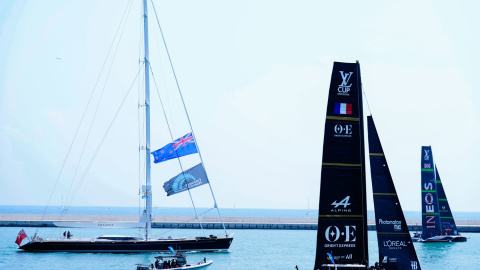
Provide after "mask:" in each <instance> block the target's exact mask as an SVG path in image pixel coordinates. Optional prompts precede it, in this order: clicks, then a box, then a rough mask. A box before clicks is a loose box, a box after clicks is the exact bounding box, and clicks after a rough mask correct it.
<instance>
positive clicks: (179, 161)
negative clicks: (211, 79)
mask: <svg viewBox="0 0 480 270" xmlns="http://www.w3.org/2000/svg"><path fill="white" fill-rule="evenodd" d="M150 72H151V73H152V78H153V83H154V84H155V89H156V90H157V94H158V98H159V99H160V105H161V106H162V111H163V115H164V116H165V121H166V122H167V127H168V132H169V133H170V138H171V140H172V141H173V140H174V139H173V134H172V130H171V129H170V125H169V123H168V118H167V114H166V113H165V107H164V106H163V102H162V98H161V96H160V91H158V86H157V81H156V80H155V75H154V74H153V69H152V66H151V65H150ZM177 160H178V164H179V165H180V170H181V171H182V173H183V172H184V171H183V166H182V161H181V160H180V157H177ZM187 190H188V195H189V196H190V201H191V202H192V205H193V209H194V211H195V215H196V218H197V219H198V224H200V228H201V229H202V232H203V235H204V236H206V234H205V231H204V230H203V225H202V223H201V222H200V219H199V218H198V213H197V208H196V207H195V202H194V201H193V197H192V193H191V192H190V188H189V187H188V183H187Z"/></svg>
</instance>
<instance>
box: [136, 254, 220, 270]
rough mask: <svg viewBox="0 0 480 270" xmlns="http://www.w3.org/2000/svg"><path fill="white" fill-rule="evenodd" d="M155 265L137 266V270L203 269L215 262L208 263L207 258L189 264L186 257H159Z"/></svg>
mask: <svg viewBox="0 0 480 270" xmlns="http://www.w3.org/2000/svg"><path fill="white" fill-rule="evenodd" d="M155 259H156V260H155V264H151V265H143V264H137V270H157V269H203V268H207V267H208V266H210V265H211V264H212V263H213V261H211V260H210V261H207V260H206V259H205V258H204V259H203V261H200V262H198V263H193V264H192V263H188V262H187V256H185V255H181V254H179V255H171V256H157V257H155Z"/></svg>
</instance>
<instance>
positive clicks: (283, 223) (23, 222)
mask: <svg viewBox="0 0 480 270" xmlns="http://www.w3.org/2000/svg"><path fill="white" fill-rule="evenodd" d="M41 216H42V215H40V214H0V227H56V226H55V224H54V223H56V222H70V223H72V222H90V223H92V224H94V225H96V226H93V227H97V228H108V227H115V224H116V223H125V222H132V223H133V222H138V216H134V215H123V216H122V215H66V216H63V217H62V218H61V216H60V215H45V216H44V218H43V220H41ZM199 218H200V222H201V223H202V226H203V227H204V228H208V229H223V226H222V223H221V221H220V218H218V217H199ZM192 219H193V217H190V216H155V220H154V221H152V228H182V229H197V228H199V227H200V225H199V223H186V222H187V221H189V220H192ZM223 222H224V223H225V227H226V228H227V229H273V230H317V227H318V225H317V222H318V221H317V218H312V217H308V218H307V217H305V218H291V217H223ZM406 222H407V225H408V228H409V230H410V231H419V230H422V225H421V224H422V222H421V220H420V219H407V221H406ZM456 222H457V227H458V231H460V232H480V220H456ZM367 224H368V230H375V220H374V219H372V218H369V219H368V221H367Z"/></svg>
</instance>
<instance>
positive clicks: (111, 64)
mask: <svg viewBox="0 0 480 270" xmlns="http://www.w3.org/2000/svg"><path fill="white" fill-rule="evenodd" d="M130 3H133V2H132V1H130ZM131 8H132V5H131V4H130V8H129V9H128V13H127V17H126V18H125V21H124V23H123V28H122V32H121V33H120V37H119V38H118V42H117V46H116V48H115V51H114V53H113V58H112V60H111V62H110V67H109V69H108V72H107V75H106V78H105V83H104V84H103V88H102V92H101V93H100V97H99V99H98V103H97V107H96V108H95V112H94V114H93V118H92V122H91V123H90V127H89V129H88V132H87V136H86V138H85V142H84V144H83V148H82V152H81V153H80V157H79V159H78V163H77V167H76V168H75V173H74V175H73V179H72V182H71V185H70V189H69V190H68V193H67V199H68V195H69V194H70V190H71V187H72V185H73V183H74V182H75V178H76V176H77V172H78V168H79V167H80V162H81V160H82V157H83V154H84V152H85V148H86V146H87V143H88V139H89V138H90V132H91V131H92V127H93V123H94V122H95V119H96V116H97V112H98V108H99V107H100V103H101V101H102V97H103V94H104V92H105V88H106V86H107V82H108V78H109V77H110V72H111V71H112V66H113V63H114V62H115V58H116V56H117V52H118V47H119V46H120V41H121V40H122V37H123V33H124V32H125V26H126V25H127V20H128V16H129V15H130V11H131ZM122 19H123V17H122ZM73 199H74V197H72V198H71V200H73ZM64 212H66V211H64Z"/></svg>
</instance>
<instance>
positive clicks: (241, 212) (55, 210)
mask: <svg viewBox="0 0 480 270" xmlns="http://www.w3.org/2000/svg"><path fill="white" fill-rule="evenodd" d="M44 210H45V207H44V206H28V205H21V206H20V205H0V214H42V213H43V211H44ZM307 212H310V215H307ZM60 213H62V208H61V207H59V206H50V207H48V208H47V209H46V214H60ZM198 213H199V214H200V213H203V214H202V216H217V211H216V210H214V209H207V208H198ZM138 214H139V210H138V207H99V206H71V207H70V208H69V209H68V212H67V215H138ZM221 214H222V216H225V217H316V216H317V215H318V210H315V209H310V210H307V209H248V208H236V209H235V208H222V209H221ZM404 214H405V218H407V219H420V217H421V213H420V211H405V213H404ZM153 215H155V216H194V215H195V213H194V211H193V209H192V208H181V207H170V208H168V207H154V208H153ZM453 216H454V218H455V219H472V220H480V212H455V213H454V214H453ZM368 217H369V218H373V217H375V214H374V211H372V210H369V211H368Z"/></svg>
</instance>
